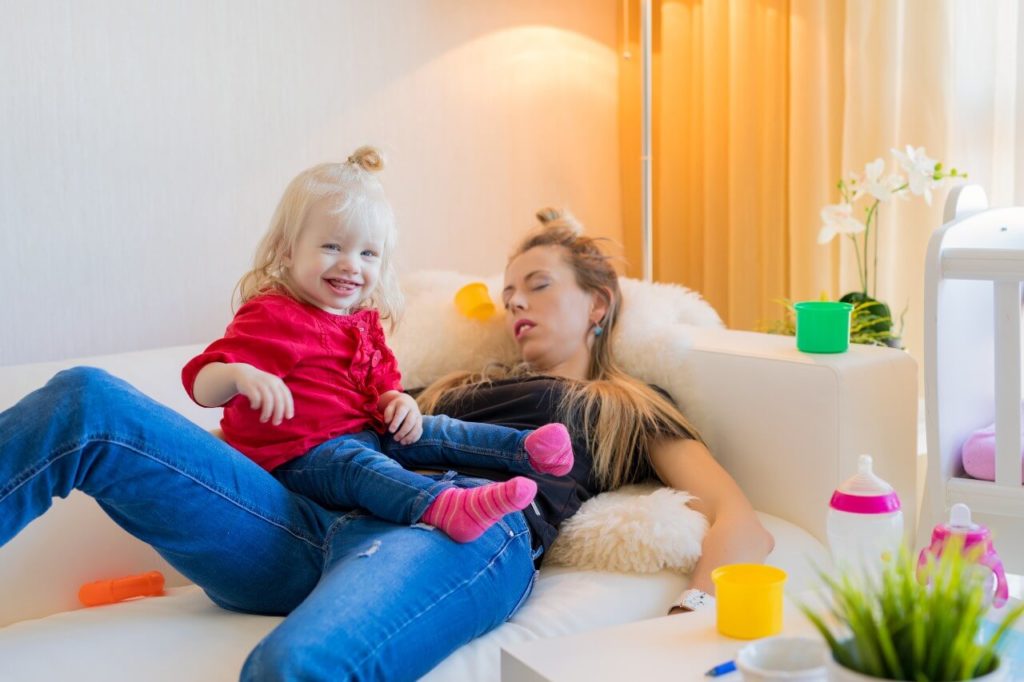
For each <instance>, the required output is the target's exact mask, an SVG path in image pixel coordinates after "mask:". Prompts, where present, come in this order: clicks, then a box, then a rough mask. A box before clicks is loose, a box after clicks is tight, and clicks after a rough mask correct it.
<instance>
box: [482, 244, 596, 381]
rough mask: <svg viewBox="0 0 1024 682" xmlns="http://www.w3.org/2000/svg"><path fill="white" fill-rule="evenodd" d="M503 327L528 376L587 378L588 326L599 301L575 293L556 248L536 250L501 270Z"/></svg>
mask: <svg viewBox="0 0 1024 682" xmlns="http://www.w3.org/2000/svg"><path fill="white" fill-rule="evenodd" d="M502 302H503V303H504V304H505V325H506V328H507V329H508V331H509V333H510V334H511V335H512V338H513V339H515V342H516V345H517V346H518V347H519V354H520V356H521V357H522V359H523V360H524V361H525V362H527V363H528V364H529V365H530V366H531V367H532V368H533V369H534V370H536V371H538V372H544V373H546V374H553V375H556V376H565V377H569V378H573V379H585V378H587V367H588V365H589V362H590V346H591V343H592V342H593V333H592V332H591V331H590V330H591V327H593V326H594V323H595V322H597V321H598V320H600V319H601V318H602V317H604V314H605V312H606V310H607V307H606V306H605V304H604V302H603V299H602V298H601V297H599V296H596V295H594V294H592V293H588V292H586V291H584V290H583V289H581V288H580V286H579V285H578V284H577V283H576V276H575V274H574V272H573V270H572V268H571V267H570V266H569V265H568V264H567V263H566V262H565V257H564V249H563V248H562V247H560V246H538V247H534V248H532V249H530V250H529V251H526V252H525V253H522V254H520V255H519V256H516V257H515V258H514V259H513V260H512V262H510V263H509V264H508V267H507V268H505V288H504V291H503V292H502Z"/></svg>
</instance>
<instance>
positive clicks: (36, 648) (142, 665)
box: [0, 515, 828, 682]
mask: <svg viewBox="0 0 1024 682" xmlns="http://www.w3.org/2000/svg"><path fill="white" fill-rule="evenodd" d="M761 519H762V522H763V523H764V524H765V526H766V527H767V528H768V530H769V531H770V532H771V533H772V534H773V535H774V536H775V540H776V550H775V552H773V553H772V555H771V556H770V557H769V559H768V563H771V564H773V565H776V566H780V567H782V568H784V569H785V570H786V571H787V572H789V574H790V580H789V583H788V584H787V588H788V590H789V591H790V592H799V591H802V590H804V589H806V588H807V587H808V586H809V585H810V584H811V583H809V578H810V576H811V574H812V568H811V561H814V562H817V563H818V564H819V565H824V564H825V563H827V561H828V558H827V556H826V554H825V550H824V548H823V547H822V545H821V544H820V543H819V542H818V541H817V540H815V539H814V538H812V537H811V536H810V535H809V534H808V533H807V532H805V531H803V530H801V529H800V528H798V527H797V526H794V525H792V524H790V523H787V522H785V521H782V520H781V519H778V518H776V517H773V516H768V515H761ZM685 587H686V577H685V576H682V575H679V574H676V573H672V572H670V571H662V572H660V573H656V574H644V575H639V574H631V573H605V572H599V571H579V570H574V569H568V568H562V567H546V568H545V569H544V570H543V571H541V576H540V578H539V580H538V581H537V585H536V587H535V588H534V593H533V595H532V596H531V597H530V599H529V600H528V601H527V602H526V604H525V605H524V606H523V608H522V609H521V610H520V611H519V612H518V613H517V614H516V615H515V617H514V618H513V619H512V620H511V621H510V622H508V623H506V624H505V625H503V626H502V627H500V628H498V629H496V630H494V631H492V632H491V633H489V634H487V635H485V636H484V637H481V638H479V639H477V640H475V641H473V642H472V643H470V644H468V645H466V646H464V647H462V648H461V649H459V650H458V651H457V652H455V653H454V654H453V655H452V656H450V657H449V658H448V659H447V660H445V661H444V662H443V663H441V665H440V666H438V667H437V668H436V669H434V670H433V671H432V672H431V673H430V674H429V675H427V677H426V678H425V679H427V680H433V681H434V682H440V681H442V680H445V681H455V680H474V681H479V682H487V681H493V682H497V680H498V679H499V651H500V648H501V647H502V646H507V645H509V644H512V643H515V642H522V641H528V640H533V639H538V638H541V637H552V636H558V635H566V634H572V633H576V632H583V631H585V630H591V629H595V628H601V627H608V626H610V625H617V624H620V623H626V622H631V621H635V620H641V619H644V618H653V617H656V616H660V615H663V614H664V612H665V609H666V606H667V605H668V604H669V603H671V601H672V600H673V599H674V598H675V597H676V596H677V595H678V594H679V592H681V591H682V590H683V589H684V588H685ZM680 617H682V618H684V617H685V616H680ZM279 622H280V618H274V617H268V616H249V615H244V614H238V613H231V612H228V611H224V610H223V609H220V608H218V607H217V606H214V605H213V604H212V603H211V602H210V601H209V600H208V599H207V598H206V596H205V595H204V594H203V593H202V591H201V590H200V589H199V588H198V587H194V586H192V587H180V588H174V589H171V590H169V591H168V593H167V595H166V596H164V597H156V598H149V599H140V600H136V601H131V602H125V603H122V604H116V605H112V606H103V607H97V608H92V609H80V610H77V611H69V612H65V613H59V614H56V615H53V616H49V617H47V618H41V619H38V620H29V621H24V622H21V623H16V624H14V625H10V626H8V627H6V628H2V629H0V661H3V663H2V672H0V677H2V679H3V680H5V681H10V682H30V681H31V682H36V681H38V680H64V679H68V680H70V679H74V680H76V681H77V682H89V681H91V680H96V681H103V682H117V681H120V680H125V681H128V680H131V681H133V682H134V681H137V680H147V682H162V681H164V680H166V681H167V682H171V681H174V682H179V681H180V680H203V681H204V682H216V681H218V680H236V679H238V672H239V670H240V669H241V667H242V663H243V662H244V661H245V658H246V656H247V655H248V653H249V651H251V650H252V648H253V647H254V646H255V645H256V643H257V642H258V641H259V640H260V639H261V638H262V637H263V636H264V635H266V634H267V633H268V632H270V630H271V629H272V628H273V627H274V626H275V625H276V624H277V623H279Z"/></svg>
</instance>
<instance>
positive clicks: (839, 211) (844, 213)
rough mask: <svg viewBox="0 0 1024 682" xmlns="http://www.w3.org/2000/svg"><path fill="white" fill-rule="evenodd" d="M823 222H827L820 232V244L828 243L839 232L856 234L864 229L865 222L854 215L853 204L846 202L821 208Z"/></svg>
mask: <svg viewBox="0 0 1024 682" xmlns="http://www.w3.org/2000/svg"><path fill="white" fill-rule="evenodd" d="M821 222H823V223H825V224H824V225H823V226H822V228H821V231H820V232H818V243H819V244H828V243H829V242H830V241H832V238H833V237H835V236H836V235H837V234H855V233H857V232H863V231H864V223H862V222H860V221H859V220H857V219H856V218H854V217H853V206H852V205H851V204H848V203H846V202H843V203H840V204H829V205H828V206H826V207H825V208H823V209H821Z"/></svg>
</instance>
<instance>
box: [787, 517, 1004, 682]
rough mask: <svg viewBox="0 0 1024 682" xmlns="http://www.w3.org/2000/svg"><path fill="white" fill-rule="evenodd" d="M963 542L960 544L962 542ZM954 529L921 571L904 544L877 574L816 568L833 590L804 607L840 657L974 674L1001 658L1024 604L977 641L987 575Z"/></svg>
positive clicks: (920, 673) (922, 680) (902, 670)
mask: <svg viewBox="0 0 1024 682" xmlns="http://www.w3.org/2000/svg"><path fill="white" fill-rule="evenodd" d="M958 543H959V544H958ZM961 549H962V539H961V538H959V537H957V536H954V537H953V538H951V539H950V541H949V543H948V544H947V545H946V548H945V551H944V552H943V553H942V556H941V558H940V559H939V560H938V561H935V560H934V559H933V560H931V561H929V563H928V565H927V567H925V568H923V569H922V571H921V572H920V575H919V572H918V570H917V566H916V565H915V562H914V561H913V560H912V559H911V557H910V555H909V554H908V553H907V552H906V551H905V550H904V551H903V552H901V553H900V555H899V556H898V557H896V558H894V559H893V560H891V561H890V562H888V563H887V564H886V566H885V567H884V568H883V569H882V571H881V574H880V576H864V575H862V574H861V573H845V574H842V575H840V576H839V577H833V576H829V575H826V574H825V573H823V572H821V571H819V575H820V577H821V579H822V580H823V581H824V583H825V585H826V586H827V587H828V588H829V589H830V590H831V593H832V594H831V603H830V604H829V605H828V606H827V607H826V608H825V609H824V611H822V612H817V611H814V610H812V609H811V608H809V607H808V606H807V605H806V604H802V605H801V606H800V608H801V610H802V611H803V612H804V614H805V615H806V616H807V618H808V619H810V621H811V623H813V624H814V626H815V628H817V630H818V631H819V632H820V633H821V635H822V637H824V638H825V641H826V642H827V643H828V646H829V648H830V649H831V650H832V656H833V658H834V659H835V661H836V662H837V663H838V664H839V665H841V666H843V667H845V668H848V669H850V670H853V671H856V672H859V673H861V674H864V675H869V676H873V677H877V678H881V679H886V680H914V681H916V682H940V681H954V680H971V679H974V678H976V677H981V676H982V675H986V674H988V673H990V672H992V671H993V670H995V669H996V667H997V666H998V664H999V660H998V654H997V648H998V646H999V644H1000V643H1001V642H1002V640H1003V638H1004V637H1005V636H1006V634H1007V633H1008V631H1009V628H1010V627H1011V626H1012V625H1013V623H1014V622H1015V621H1016V620H1017V619H1018V618H1019V617H1020V616H1021V615H1022V613H1024V604H1018V605H1016V606H1014V607H1011V608H1009V609H1008V610H1007V612H1006V614H1005V615H1004V616H1003V618H1002V621H1001V622H1000V624H999V626H998V628H997V629H996V631H995V632H994V633H993V634H992V636H991V637H989V638H988V639H987V640H985V641H979V631H980V628H981V624H982V621H983V620H984V617H985V611H986V608H987V606H986V603H985V602H986V594H985V592H986V584H985V576H984V573H983V572H982V571H981V570H978V569H977V566H976V564H974V563H973V562H972V558H977V557H976V556H974V557H972V554H971V552H968V553H967V555H966V556H964V553H963V552H962V551H961Z"/></svg>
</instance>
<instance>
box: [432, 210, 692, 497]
mask: <svg viewBox="0 0 1024 682" xmlns="http://www.w3.org/2000/svg"><path fill="white" fill-rule="evenodd" d="M537 218H538V220H540V222H541V229H540V230H538V231H536V232H534V233H533V234H531V235H529V236H528V237H527V238H526V239H524V240H523V242H522V243H521V244H520V245H519V247H518V248H517V249H516V250H515V252H514V253H513V254H512V256H511V257H510V258H509V261H511V260H513V259H515V258H516V257H518V256H520V255H522V254H523V253H525V252H527V251H529V250H530V249H533V248H537V247H544V246H554V247H558V248H559V249H560V250H561V252H562V254H563V256H564V258H565V262H566V263H567V264H568V265H569V266H570V267H572V269H573V272H574V274H575V277H576V284H577V285H578V286H579V287H580V288H581V289H583V290H584V291H586V292H588V293H592V294H594V295H596V296H599V297H601V298H602V299H604V301H605V303H606V304H607V305H608V311H607V313H606V314H605V316H604V319H603V320H602V321H601V326H602V327H603V328H604V331H603V333H602V334H600V335H597V336H595V337H594V342H593V344H592V346H591V349H590V362H589V365H588V368H587V378H586V380H585V381H566V391H565V392H564V394H563V396H562V399H561V402H560V404H559V408H558V411H559V413H560V414H559V418H560V419H562V420H564V421H569V422H575V423H578V424H579V425H580V427H581V428H582V429H583V432H584V433H585V434H586V439H587V447H588V449H589V450H590V453H591V457H592V458H593V462H594V475H595V477H596V479H597V482H598V484H599V485H601V486H602V488H604V489H613V488H617V487H619V486H621V485H624V484H626V483H629V482H630V481H632V480H634V479H635V478H636V476H637V474H638V473H639V472H641V471H644V470H645V468H646V467H644V466H643V464H644V462H645V461H646V462H647V463H648V464H650V463H651V460H650V452H651V447H652V445H653V444H654V442H655V441H657V440H658V439H661V438H668V439H673V438H696V439H697V440H701V441H702V442H703V440H702V439H701V437H700V434H699V433H698V432H697V430H696V429H695V428H694V427H693V426H692V425H691V424H690V422H689V421H687V419H686V418H685V417H684V416H683V415H682V414H681V413H680V412H679V409H678V408H677V407H676V406H675V405H674V404H673V403H672V402H671V401H670V400H668V399H666V398H665V397H664V396H662V395H661V394H660V393H658V392H657V391H655V390H653V389H652V388H651V387H650V386H648V385H647V384H645V383H643V382H642V381H639V380H637V379H635V378H633V377H631V376H630V375H628V374H627V373H626V372H624V371H623V370H622V369H621V368H620V367H619V366H618V364H617V363H616V362H615V359H614V357H613V355H612V338H613V334H612V332H613V331H614V329H615V325H616V323H617V321H618V314H619V309H620V306H621V300H622V297H621V294H620V291H619V278H618V275H617V273H616V272H615V269H614V268H613V267H612V263H611V259H610V257H609V256H608V255H606V254H605V253H604V252H602V251H601V249H600V248H599V246H598V240H597V239H594V238H592V237H586V236H584V235H582V234H580V225H579V223H577V222H576V221H575V220H574V219H573V218H572V217H571V216H568V215H565V214H563V213H562V212H560V211H557V210H555V209H550V208H547V209H543V210H541V211H539V212H538V213H537ZM530 375H536V373H535V372H533V371H532V370H531V369H530V368H529V367H528V366H526V365H525V364H523V363H520V364H518V365H515V366H513V367H503V366H495V365H492V366H489V367H488V368H486V369H485V370H484V371H483V372H477V373H470V372H457V373H454V374H450V375H448V376H446V377H442V378H441V379H438V380H437V381H436V382H434V383H433V384H431V385H430V386H429V387H427V389H426V390H424V391H423V393H422V394H420V397H419V403H420V407H421V409H422V411H423V412H424V413H427V414H429V413H432V412H433V411H434V410H435V409H436V408H437V407H438V406H439V405H440V404H442V403H444V402H445V401H447V400H448V399H449V398H452V397H457V396H458V394H459V393H461V392H463V391H471V390H474V389H475V388H479V387H480V386H482V385H486V384H487V383H489V382H492V381H495V380H501V379H506V378H513V377H524V376H530Z"/></svg>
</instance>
